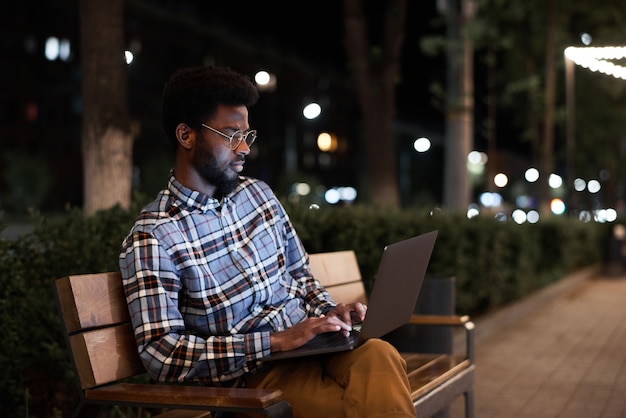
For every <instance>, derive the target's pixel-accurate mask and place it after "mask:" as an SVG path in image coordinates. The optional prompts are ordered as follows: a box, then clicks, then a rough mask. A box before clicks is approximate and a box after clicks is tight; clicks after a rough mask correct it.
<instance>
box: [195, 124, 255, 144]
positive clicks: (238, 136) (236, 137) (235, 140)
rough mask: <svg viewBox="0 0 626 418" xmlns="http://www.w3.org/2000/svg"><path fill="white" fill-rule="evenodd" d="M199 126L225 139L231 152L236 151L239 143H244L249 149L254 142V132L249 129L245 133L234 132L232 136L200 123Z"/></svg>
mask: <svg viewBox="0 0 626 418" xmlns="http://www.w3.org/2000/svg"><path fill="white" fill-rule="evenodd" d="M200 125H202V127H203V128H207V129H208V130H210V131H212V132H215V133H216V134H218V135H220V136H222V137H224V138H225V139H227V140H228V146H230V149H232V150H236V149H237V147H239V145H240V144H241V141H246V145H247V146H248V147H250V146H251V145H252V144H253V143H254V141H255V140H256V130H254V129H250V130H249V131H246V132H241V131H235V132H233V134H232V135H226V134H225V133H223V132H220V131H218V130H217V129H213V128H211V127H210V126H209V125H205V124H204V123H201V124H200Z"/></svg>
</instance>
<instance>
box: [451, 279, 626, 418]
mask: <svg viewBox="0 0 626 418" xmlns="http://www.w3.org/2000/svg"><path fill="white" fill-rule="evenodd" d="M476 332H477V341H476V367H477V368H476V378H475V383H474V402H475V405H474V406H475V408H474V411H475V417H476V418H509V417H510V418H513V417H514V418H553V417H554V418H613V417H616V418H626V276H624V277H604V276H602V275H598V274H591V275H587V277H585V276H584V275H583V276H579V277H572V278H569V279H564V281H563V283H559V284H558V285H554V286H552V287H551V288H549V289H546V290H545V291H542V292H540V294H538V295H535V296H533V297H531V298H529V299H528V300H527V301H523V302H520V303H519V304H517V305H516V306H513V307H511V308H510V309H505V310H503V311H502V312H500V313H498V314H496V315H493V316H492V317H486V318H482V319H481V318H478V319H477V320H476ZM449 417H450V418H461V417H464V408H463V401H462V398H459V399H458V400H457V401H455V402H454V404H453V405H452V406H451V408H450V411H449Z"/></svg>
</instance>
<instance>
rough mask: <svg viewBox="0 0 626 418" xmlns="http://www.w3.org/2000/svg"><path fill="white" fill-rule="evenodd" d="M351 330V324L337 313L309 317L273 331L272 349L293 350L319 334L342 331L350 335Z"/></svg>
mask: <svg viewBox="0 0 626 418" xmlns="http://www.w3.org/2000/svg"><path fill="white" fill-rule="evenodd" d="M333 312H334V311H333ZM351 330H352V326H351V324H350V323H346V322H344V321H342V320H341V319H340V318H339V317H338V316H337V315H332V316H331V315H330V314H329V315H327V316H324V315H322V316H320V317H318V318H307V319H305V320H304V321H302V322H300V323H298V324H296V325H294V326H293V327H291V328H289V329H286V330H284V331H280V332H273V333H271V334H270V345H271V350H272V352H275V351H287V350H292V349H294V348H298V347H300V346H301V345H303V344H305V343H307V342H309V341H310V340H312V339H313V337H315V336H316V335H318V334H323V333H325V332H337V331H342V332H343V333H344V334H345V335H348V334H349V333H350V331H351Z"/></svg>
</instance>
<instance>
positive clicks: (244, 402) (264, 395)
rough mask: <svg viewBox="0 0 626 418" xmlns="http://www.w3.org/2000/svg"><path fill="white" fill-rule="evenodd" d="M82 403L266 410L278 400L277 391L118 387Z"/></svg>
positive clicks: (91, 392) (103, 389)
mask: <svg viewBox="0 0 626 418" xmlns="http://www.w3.org/2000/svg"><path fill="white" fill-rule="evenodd" d="M85 399H89V400H98V401H115V402H118V403H120V404H125V403H127V404H131V405H133V404H137V403H144V404H152V405H155V406H158V405H161V406H163V407H176V406H178V407H187V408H193V407H204V408H206V407H211V406H213V407H214V406H219V407H222V408H225V407H233V408H235V407H237V408H238V407H244V408H257V409H261V408H267V407H268V406H270V405H272V404H274V403H276V402H278V401H280V400H281V399H282V392H281V391H280V390H278V389H276V390H274V389H250V388H248V389H240V388H217V387H202V386H184V385H163V384H141V383H118V384H115V385H107V386H102V387H98V388H95V389H89V390H86V391H85Z"/></svg>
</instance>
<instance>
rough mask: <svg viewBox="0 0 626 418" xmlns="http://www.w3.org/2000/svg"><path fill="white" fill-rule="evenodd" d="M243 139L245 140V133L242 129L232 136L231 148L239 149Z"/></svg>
mask: <svg viewBox="0 0 626 418" xmlns="http://www.w3.org/2000/svg"><path fill="white" fill-rule="evenodd" d="M241 141H243V133H242V132H241V131H237V132H235V133H234V134H233V135H232V136H231V137H230V148H231V149H237V147H238V146H239V144H241Z"/></svg>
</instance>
